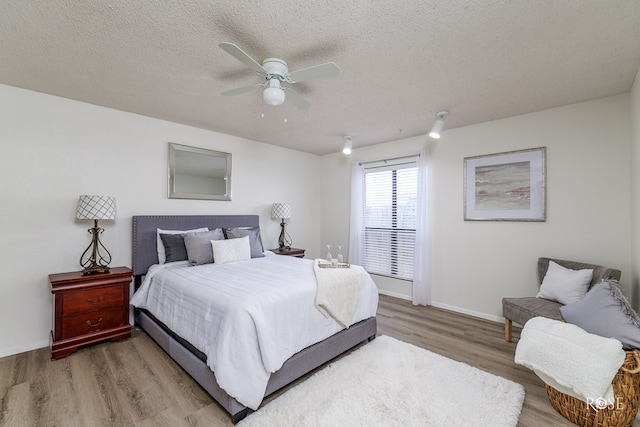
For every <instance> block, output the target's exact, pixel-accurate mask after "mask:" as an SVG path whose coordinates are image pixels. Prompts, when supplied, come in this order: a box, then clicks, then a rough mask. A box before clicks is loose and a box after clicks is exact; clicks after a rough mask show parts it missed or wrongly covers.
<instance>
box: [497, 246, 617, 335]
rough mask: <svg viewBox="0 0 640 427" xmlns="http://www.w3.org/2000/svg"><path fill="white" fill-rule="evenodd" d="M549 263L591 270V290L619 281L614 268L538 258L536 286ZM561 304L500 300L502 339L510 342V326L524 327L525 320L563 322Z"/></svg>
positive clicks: (541, 301) (534, 300)
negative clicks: (602, 283)
mask: <svg viewBox="0 0 640 427" xmlns="http://www.w3.org/2000/svg"><path fill="white" fill-rule="evenodd" d="M549 261H553V262H555V263H556V264H558V265H560V266H562V267H565V268H569V269H571V270H584V269H591V270H593V277H592V279H591V282H590V283H589V285H588V289H591V287H592V286H593V285H595V284H596V283H599V282H600V281H602V280H620V274H621V273H620V270H616V269H614V268H609V267H603V266H600V265H595V264H587V263H583V262H576V261H565V260H561V259H553V258H538V285H539V286H540V285H541V284H542V282H543V280H544V277H545V275H546V274H547V270H548V268H549ZM560 307H562V304H561V303H559V302H556V301H551V300H548V299H544V298H539V297H522V298H503V299H502V315H503V316H504V339H505V340H506V341H508V342H511V340H512V324H513V322H516V323H518V324H520V325H524V324H525V323H526V322H527V320H529V319H531V318H533V317H537V316H542V317H547V318H549V319H554V320H563V319H562V315H561V314H560Z"/></svg>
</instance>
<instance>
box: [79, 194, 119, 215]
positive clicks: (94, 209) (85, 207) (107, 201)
mask: <svg viewBox="0 0 640 427" xmlns="http://www.w3.org/2000/svg"><path fill="white" fill-rule="evenodd" d="M76 218H78V219H94V220H95V219H116V198H115V197H109V196H87V195H82V196H80V197H79V198H78V207H77V208H76Z"/></svg>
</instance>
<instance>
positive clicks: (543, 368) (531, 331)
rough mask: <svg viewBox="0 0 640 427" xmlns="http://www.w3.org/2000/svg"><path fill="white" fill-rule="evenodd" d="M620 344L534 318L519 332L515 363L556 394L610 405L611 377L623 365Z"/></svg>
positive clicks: (611, 400)
mask: <svg viewBox="0 0 640 427" xmlns="http://www.w3.org/2000/svg"><path fill="white" fill-rule="evenodd" d="M624 358H625V353H624V350H622V343H621V342H620V341H618V340H616V339H614V338H604V337H601V336H598V335H594V334H590V333H588V332H586V331H585V330H583V329H581V328H579V327H578V326H576V325H572V324H570V323H564V322H560V321H557V320H552V319H547V318H544V317H534V318H533V319H531V320H529V321H528V322H527V323H526V324H525V325H524V328H523V329H522V333H521V334H520V341H518V346H517V348H516V355H515V362H516V363H518V364H520V365H523V366H526V367H527V368H529V369H532V370H533V371H534V372H535V373H536V374H537V375H538V377H540V379H542V380H543V381H544V382H545V383H547V384H549V385H550V386H552V387H554V388H556V389H558V390H559V391H561V392H563V393H565V394H569V395H571V396H573V397H576V398H578V399H580V400H583V401H585V402H587V403H589V404H591V403H599V402H602V399H605V400H606V401H607V402H613V397H614V396H613V388H612V386H611V382H612V381H613V377H614V376H615V374H616V373H617V372H618V369H620V366H622V363H623V362H624Z"/></svg>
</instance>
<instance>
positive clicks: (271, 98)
mask: <svg viewBox="0 0 640 427" xmlns="http://www.w3.org/2000/svg"><path fill="white" fill-rule="evenodd" d="M284 98H285V94H284V90H282V88H281V87H280V81H279V80H278V79H271V80H269V86H268V87H267V88H265V90H264V92H262V99H264V102H266V103H267V104H269V105H274V106H275V105H281V104H282V103H283V102H284Z"/></svg>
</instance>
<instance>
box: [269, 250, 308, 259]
mask: <svg viewBox="0 0 640 427" xmlns="http://www.w3.org/2000/svg"><path fill="white" fill-rule="evenodd" d="M269 250H270V251H271V252H273V253H274V254H276V255H287V256H293V257H296V258H304V251H305V249H298V248H289V249H280V248H275V249H269Z"/></svg>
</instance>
